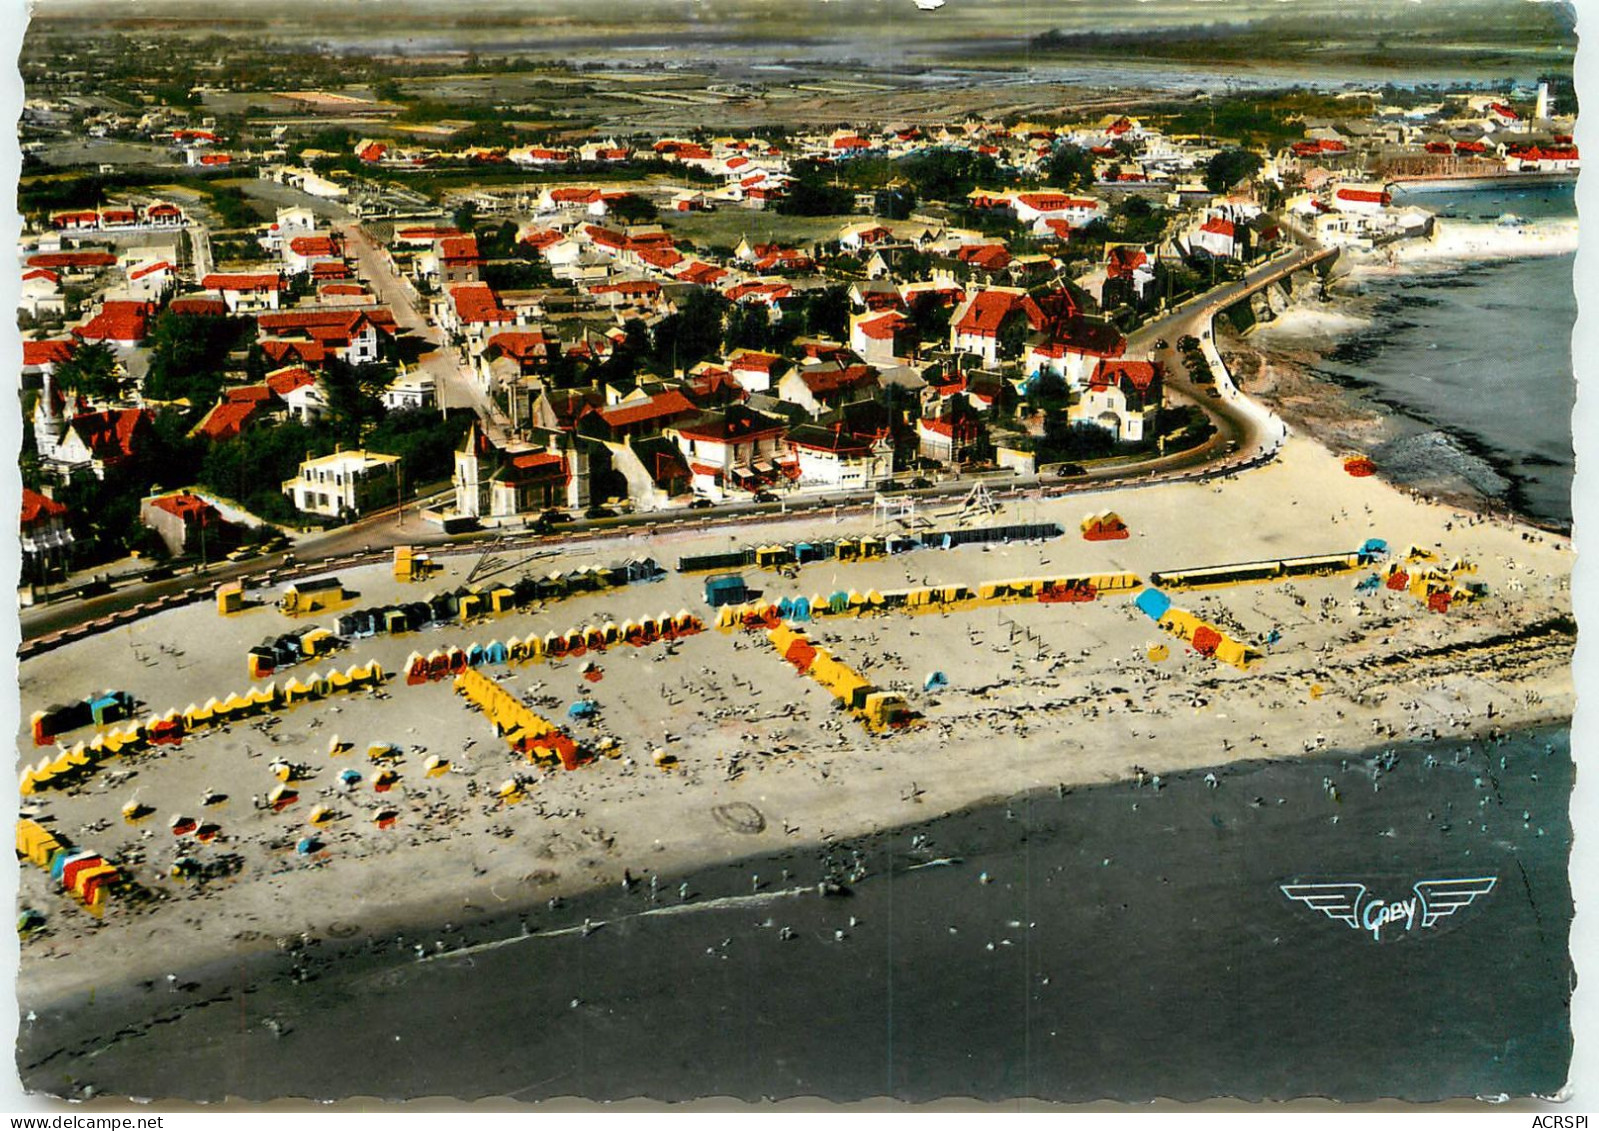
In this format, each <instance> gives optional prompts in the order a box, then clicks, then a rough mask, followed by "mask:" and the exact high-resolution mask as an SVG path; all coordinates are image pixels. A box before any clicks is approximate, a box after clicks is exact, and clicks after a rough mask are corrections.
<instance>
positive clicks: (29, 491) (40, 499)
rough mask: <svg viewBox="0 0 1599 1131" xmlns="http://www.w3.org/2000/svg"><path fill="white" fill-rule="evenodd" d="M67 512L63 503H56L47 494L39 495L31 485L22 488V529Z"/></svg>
mask: <svg viewBox="0 0 1599 1131" xmlns="http://www.w3.org/2000/svg"><path fill="white" fill-rule="evenodd" d="M66 513H67V506H66V504H65V503H58V502H56V501H55V500H54V499H52V498H50V497H49V496H48V495H41V494H39V492H37V491H35V490H34V489H33V488H32V487H24V488H23V489H22V529H24V530H26V529H28V528H29V527H30V526H35V525H37V524H39V523H41V522H47V521H49V520H50V519H52V518H61V517H63V516H64V515H65V514H66Z"/></svg>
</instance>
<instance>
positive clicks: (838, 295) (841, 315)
mask: <svg viewBox="0 0 1599 1131" xmlns="http://www.w3.org/2000/svg"><path fill="white" fill-rule="evenodd" d="M805 332H806V333H808V334H811V335H812V336H815V337H831V338H840V339H841V338H843V337H845V335H847V334H848V333H849V291H848V290H846V289H845V288H843V287H821V288H819V289H817V290H813V291H808V292H807V293H806V295H805Z"/></svg>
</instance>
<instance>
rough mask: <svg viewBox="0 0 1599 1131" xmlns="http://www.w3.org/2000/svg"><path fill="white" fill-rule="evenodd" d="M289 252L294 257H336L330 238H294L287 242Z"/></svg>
mask: <svg viewBox="0 0 1599 1131" xmlns="http://www.w3.org/2000/svg"><path fill="white" fill-rule="evenodd" d="M289 250H290V251H292V252H294V254H296V255H305V256H313V255H337V254H338V253H339V252H338V248H337V247H335V246H334V243H333V237H331V236H295V237H294V238H293V239H292V240H290V241H289Z"/></svg>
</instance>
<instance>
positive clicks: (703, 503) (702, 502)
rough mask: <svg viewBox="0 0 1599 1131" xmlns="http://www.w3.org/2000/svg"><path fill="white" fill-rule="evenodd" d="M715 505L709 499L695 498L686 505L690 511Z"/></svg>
mask: <svg viewBox="0 0 1599 1131" xmlns="http://www.w3.org/2000/svg"><path fill="white" fill-rule="evenodd" d="M715 505H716V504H715V503H713V502H711V500H709V499H695V500H694V501H693V502H692V503H690V504H689V505H688V509H689V510H691V511H702V510H705V509H706V508H707V507H714V506H715Z"/></svg>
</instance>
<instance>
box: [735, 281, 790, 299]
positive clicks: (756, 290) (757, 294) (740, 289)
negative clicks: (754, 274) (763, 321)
mask: <svg viewBox="0 0 1599 1131" xmlns="http://www.w3.org/2000/svg"><path fill="white" fill-rule="evenodd" d="M793 293H794V288H793V287H792V286H790V285H789V284H787V283H738V284H736V285H734V286H732V287H729V288H728V290H727V297H728V299H729V301H731V302H743V301H744V300H745V299H752V300H754V301H756V302H766V303H772V302H776V301H777V300H778V299H782V298H787V297H789V295H791V294H793Z"/></svg>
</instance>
